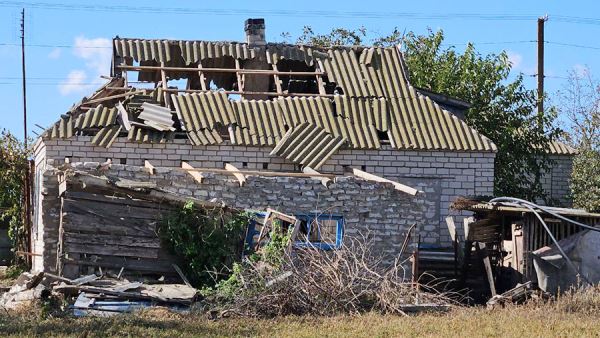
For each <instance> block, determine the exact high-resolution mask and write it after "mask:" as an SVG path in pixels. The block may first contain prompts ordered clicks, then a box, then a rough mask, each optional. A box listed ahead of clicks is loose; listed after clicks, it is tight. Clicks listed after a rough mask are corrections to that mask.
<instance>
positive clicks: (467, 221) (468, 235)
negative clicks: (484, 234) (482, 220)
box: [463, 217, 473, 241]
mask: <svg viewBox="0 0 600 338" xmlns="http://www.w3.org/2000/svg"><path fill="white" fill-rule="evenodd" d="M471 223H473V217H466V218H464V219H463V230H464V231H465V241H470V240H471V239H472V237H473V234H472V232H471V231H470V224H471Z"/></svg>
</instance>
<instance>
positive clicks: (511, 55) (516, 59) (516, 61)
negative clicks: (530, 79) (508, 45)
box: [506, 50, 523, 69]
mask: <svg viewBox="0 0 600 338" xmlns="http://www.w3.org/2000/svg"><path fill="white" fill-rule="evenodd" d="M506 54H507V55H508V62H510V64H511V65H512V68H513V69H518V68H519V66H521V64H522V63H523V55H521V54H519V53H517V52H513V51H510V50H509V51H507V52H506Z"/></svg>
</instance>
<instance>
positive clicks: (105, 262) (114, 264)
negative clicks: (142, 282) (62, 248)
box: [65, 255, 177, 276]
mask: <svg viewBox="0 0 600 338" xmlns="http://www.w3.org/2000/svg"><path fill="white" fill-rule="evenodd" d="M65 262H66V263H68V264H71V265H81V266H97V267H103V268H108V269H115V270H120V269H121V268H123V270H124V271H125V272H126V273H127V274H133V273H150V274H168V275H171V276H177V273H176V272H175V270H173V267H172V266H171V264H172V263H171V261H168V260H162V259H160V258H159V259H146V258H135V257H134V258H129V257H115V256H101V255H100V256H95V257H94V259H91V258H85V257H81V258H79V259H67V260H65Z"/></svg>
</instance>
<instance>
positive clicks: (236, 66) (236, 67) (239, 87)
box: [235, 59, 244, 91]
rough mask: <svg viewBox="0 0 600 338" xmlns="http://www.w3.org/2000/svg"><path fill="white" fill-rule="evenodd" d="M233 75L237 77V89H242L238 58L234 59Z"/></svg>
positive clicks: (242, 81) (242, 82)
mask: <svg viewBox="0 0 600 338" xmlns="http://www.w3.org/2000/svg"><path fill="white" fill-rule="evenodd" d="M235 70H236V72H235V77H236V78H237V85H238V90H239V91H244V78H243V77H242V75H241V74H240V70H241V69H240V60H239V59H235Z"/></svg>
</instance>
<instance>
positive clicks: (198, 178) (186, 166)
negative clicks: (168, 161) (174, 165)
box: [181, 161, 204, 183]
mask: <svg viewBox="0 0 600 338" xmlns="http://www.w3.org/2000/svg"><path fill="white" fill-rule="evenodd" d="M181 168H182V169H191V170H188V174H190V175H191V176H192V177H193V178H194V180H195V181H196V182H198V183H202V180H203V179H204V176H202V173H201V172H198V171H195V170H194V167H192V166H191V165H190V164H189V163H187V162H185V161H182V162H181Z"/></svg>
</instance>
